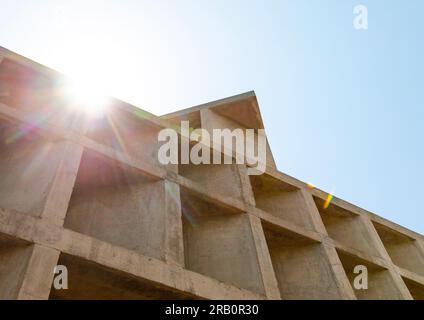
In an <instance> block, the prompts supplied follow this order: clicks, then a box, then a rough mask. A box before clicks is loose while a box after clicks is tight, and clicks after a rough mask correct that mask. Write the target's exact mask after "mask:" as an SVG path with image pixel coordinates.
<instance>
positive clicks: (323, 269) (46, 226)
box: [0, 47, 424, 299]
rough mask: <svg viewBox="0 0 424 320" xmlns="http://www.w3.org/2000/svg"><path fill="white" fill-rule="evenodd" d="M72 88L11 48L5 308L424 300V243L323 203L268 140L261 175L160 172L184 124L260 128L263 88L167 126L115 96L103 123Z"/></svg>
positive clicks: (4, 138)
mask: <svg viewBox="0 0 424 320" xmlns="http://www.w3.org/2000/svg"><path fill="white" fill-rule="evenodd" d="M65 84H66V79H65V78H64V77H63V76H62V75H60V74H58V73H57V72H55V71H53V70H51V69H48V68H46V67H44V66H41V65H39V64H37V63H35V62H33V61H31V60H29V59H26V58H25V57H22V56H19V55H17V54H15V53H13V52H11V51H9V50H7V49H4V48H1V47H0V299H424V237H423V236H422V235H420V234H417V233H415V232H412V231H410V230H408V229H406V228H403V227H401V226H398V225H396V224H394V223H392V222H390V221H387V220H385V219H383V218H381V217H379V216H377V215H375V214H373V213H371V212H367V211H365V210H363V209H361V208H358V207H356V206H354V205H352V204H350V203H347V202H345V201H343V200H341V199H339V198H337V197H333V198H332V200H331V203H330V205H329V206H327V205H326V199H329V198H330V197H329V196H330V195H329V194H328V193H327V192H324V191H321V190H318V189H316V188H314V187H311V186H310V185H308V184H305V183H304V182H301V181H299V180H296V179H295V178H292V177H290V176H288V175H286V174H284V173H282V172H280V171H278V170H277V168H276V165H275V162H274V159H273V157H272V152H271V148H270V146H269V144H267V146H266V154H267V161H266V164H267V166H266V170H265V171H266V172H265V173H264V174H262V175H259V176H248V175H247V172H248V167H247V166H246V165H245V164H235V161H234V159H232V160H233V162H232V164H211V165H194V164H193V163H192V164H188V165H183V164H180V165H178V166H177V165H166V166H164V165H161V164H160V163H159V162H158V158H157V151H158V148H159V147H160V143H159V142H158V140H157V134H158V132H159V131H160V130H161V129H164V128H174V129H176V130H177V131H178V127H179V124H180V121H181V120H189V121H190V126H191V127H192V128H193V129H196V128H203V129H206V130H208V131H209V132H212V130H213V129H230V130H234V129H242V130H243V129H254V130H255V131H256V133H257V132H258V129H263V128H264V125H263V121H262V117H261V114H260V110H259V103H258V100H257V98H256V95H255V93H254V92H247V93H244V94H240V95H237V96H233V97H229V98H225V99H222V100H218V101H213V102H209V103H207V104H204V105H200V106H195V107H192V108H189V109H185V110H181V111H177V112H174V113H172V114H168V115H164V116H161V117H158V116H155V115H152V114H149V113H148V112H145V111H143V110H141V109H139V108H136V107H134V106H131V105H129V104H127V103H124V102H122V101H119V100H117V99H113V98H111V99H110V100H109V101H108V103H107V105H105V110H104V113H103V115H100V116H97V117H94V118H93V117H89V116H87V115H86V114H85V113H84V112H82V111H81V108H73V107H74V105H73V104H74V102H73V100H72V99H70V98H69V95H67V94H66V92H65V90H64V87H66V85H65ZM79 107H83V108H84V107H85V108H89V107H90V106H89V105H86V106H85V105H80V106H79ZM78 110H79V111H78ZM178 133H179V139H181V134H180V132H178ZM256 138H257V137H256ZM255 140H256V139H255ZM191 147H193V144H192V145H191ZM231 155H232V156H236V154H235V153H231ZM221 156H222V154H221ZM57 265H64V266H66V267H67V269H68V287H69V289H67V290H59V289H57V288H54V286H53V283H54V282H53V280H54V277H55V276H56V275H55V274H54V273H53V271H54V269H55V267H56V266H57ZM357 265H364V266H366V267H367V269H368V277H369V285H368V289H367V290H358V289H357V288H355V286H354V282H355V279H356V278H355V277H356V276H357V274H356V273H355V272H354V269H355V266H357Z"/></svg>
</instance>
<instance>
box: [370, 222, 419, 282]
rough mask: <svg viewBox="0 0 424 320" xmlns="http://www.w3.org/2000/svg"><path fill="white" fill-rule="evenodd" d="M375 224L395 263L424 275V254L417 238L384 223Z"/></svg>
mask: <svg viewBox="0 0 424 320" xmlns="http://www.w3.org/2000/svg"><path fill="white" fill-rule="evenodd" d="M374 226H375V229H376V230H377V232H378V234H379V236H380V238H381V241H382V242H383V244H384V247H385V248H386V250H387V252H388V253H389V256H390V258H391V259H392V261H393V263H394V264H396V265H397V266H399V267H401V268H404V269H407V270H409V271H412V272H415V273H417V274H419V275H421V276H424V256H423V255H424V254H423V253H422V252H421V250H420V249H419V248H418V247H417V244H416V242H415V241H416V240H415V239H412V238H410V237H408V236H407V235H404V234H402V233H400V232H398V231H395V230H393V229H390V228H389V227H386V226H384V225H382V224H379V223H374Z"/></svg>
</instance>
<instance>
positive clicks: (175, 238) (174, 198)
mask: <svg viewBox="0 0 424 320" xmlns="http://www.w3.org/2000/svg"><path fill="white" fill-rule="evenodd" d="M165 201H166V205H165V210H166V213H165V214H166V217H165V223H166V225H165V229H166V232H165V237H166V241H165V246H166V248H165V261H166V262H167V263H170V264H176V265H179V266H182V267H183V266H184V243H183V226H182V215H181V198H180V186H179V185H177V184H176V183H174V182H171V181H168V180H165Z"/></svg>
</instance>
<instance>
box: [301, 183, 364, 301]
mask: <svg viewBox="0 0 424 320" xmlns="http://www.w3.org/2000/svg"><path fill="white" fill-rule="evenodd" d="M300 192H301V194H302V196H303V198H304V200H305V204H306V206H305V208H306V209H307V211H308V215H309V216H310V218H311V221H312V224H313V227H314V229H315V230H316V231H317V232H318V233H320V234H321V235H322V238H323V240H324V241H323V248H324V253H325V256H326V258H327V259H328V261H329V263H330V267H331V270H332V272H333V275H334V278H335V280H336V283H337V287H338V289H339V294H340V297H341V298H342V299H345V300H356V296H355V292H354V291H353V288H352V286H351V285H350V282H349V279H348V277H347V275H346V272H345V271H344V269H343V265H342V262H341V260H340V258H339V255H338V254H337V251H336V249H335V247H334V245H332V244H331V243H329V242H326V241H325V239H326V238H327V237H328V233H327V230H326V229H325V225H324V222H323V221H322V219H321V215H320V214H319V211H318V208H317V206H316V204H315V201H314V198H313V196H312V194H311V193H310V192H309V190H307V189H304V188H302V189H301V191H300Z"/></svg>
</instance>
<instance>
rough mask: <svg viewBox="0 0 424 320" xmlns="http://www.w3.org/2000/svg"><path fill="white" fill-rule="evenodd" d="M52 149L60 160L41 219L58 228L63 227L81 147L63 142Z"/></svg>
mask: <svg viewBox="0 0 424 320" xmlns="http://www.w3.org/2000/svg"><path fill="white" fill-rule="evenodd" d="M54 148H57V155H58V156H61V157H62V160H61V161H60V164H59V166H58V168H57V170H56V174H55V177H54V180H53V184H52V186H51V189H50V192H49V194H48V195H47V199H46V203H45V206H44V210H43V212H42V214H41V217H42V218H43V219H48V220H51V221H52V223H54V224H57V225H58V226H63V222H64V219H65V216H66V211H67V210H68V204H69V200H70V199H71V194H72V190H73V187H74V184H75V180H76V177H77V174H78V167H79V164H80V160H81V156H82V152H83V147H82V146H80V145H77V144H75V143H73V142H71V141H66V140H64V141H60V142H57V143H56V144H55V146H54Z"/></svg>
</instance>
